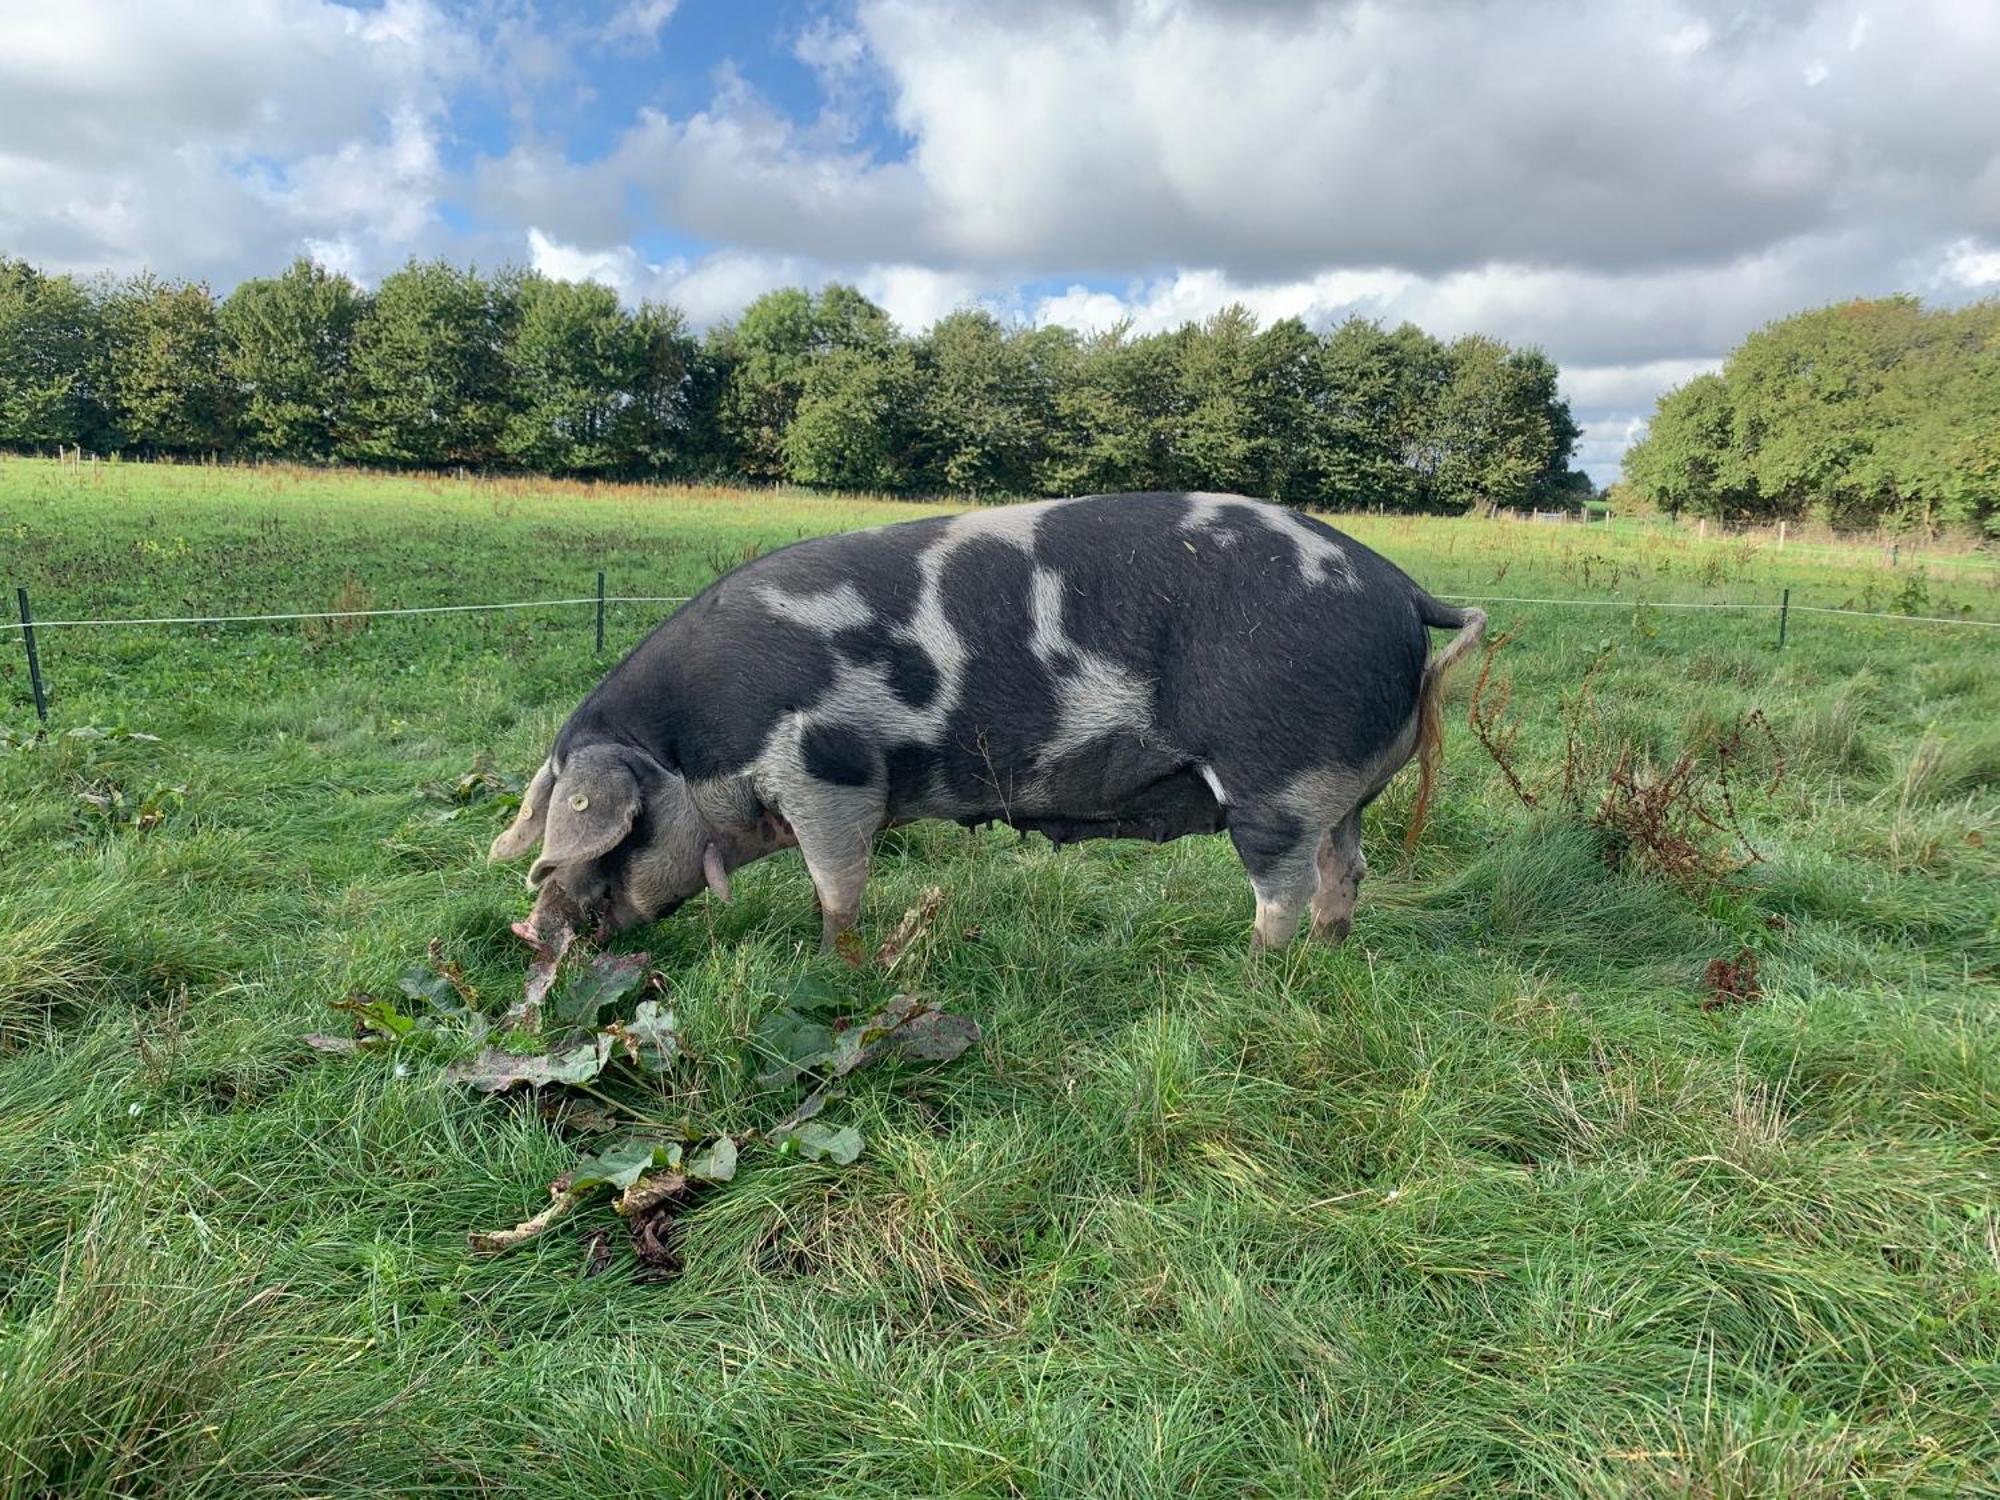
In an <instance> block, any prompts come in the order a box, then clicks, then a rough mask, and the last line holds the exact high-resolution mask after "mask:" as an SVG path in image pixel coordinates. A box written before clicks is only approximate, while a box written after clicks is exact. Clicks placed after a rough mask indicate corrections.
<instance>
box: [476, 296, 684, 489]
mask: <svg viewBox="0 0 2000 1500" xmlns="http://www.w3.org/2000/svg"><path fill="white" fill-rule="evenodd" d="M518 298H519V313H518V316H517V317H516V319H515V321H514V329H513V339H512V341H511V342H510V343H509V345H508V350H507V354H508V377H509V378H508V395H509V402H508V413H507V420H506V425H505V426H504V428H503V429H502V431H501V434H500V452H501V455H502V456H503V457H504V458H506V459H507V460H508V461H509V462H510V463H513V464H516V465H519V466H520V467H522V468H528V469H537V470H541V471H543V472H546V473H559V474H604V473H611V472H617V471H620V470H629V469H631V468H633V467H634V466H635V464H634V461H635V458H636V457H637V454H636V452H635V449H636V448H638V447H646V448H653V447H655V446H656V445H655V444H654V443H651V442H649V441H646V440H645V438H643V437H641V436H640V434H638V433H635V432H634V430H633V429H634V422H633V419H632V408H633V407H634V404H635V403H637V402H640V401H642V400H652V399H655V393H654V392H653V391H652V390H651V387H652V383H653V375H652V369H651V363H652V357H653V353H654V351H653V349H652V347H651V337H650V335H651V333H652V332H653V330H650V329H644V328H642V327H641V326H640V324H639V322H638V320H637V319H635V318H633V317H632V316H630V315H629V314H628V313H627V312H626V311H625V309H624V308H622V307H621V306H619V303H618V295H617V293H615V292H613V291H612V290H611V289H610V288H609V287H605V286H599V285H597V284H596V283H594V282H573V281H552V280H550V279H549V278H548V277H545V276H539V275H537V276H529V277H527V278H525V279H524V280H523V281H522V282H521V285H520V289H519V293H518ZM640 415H641V417H642V420H641V422H640V424H639V425H640V426H642V427H644V426H647V425H650V423H651V422H652V421H654V420H656V419H658V418H660V417H663V416H666V415H667V413H663V412H660V411H657V410H653V411H649V412H646V413H642V414H640ZM635 437H640V441H639V442H638V443H636V444H635V442H634V439H635Z"/></svg>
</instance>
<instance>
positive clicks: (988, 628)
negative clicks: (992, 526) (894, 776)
mask: <svg viewBox="0 0 2000 1500" xmlns="http://www.w3.org/2000/svg"><path fill="white" fill-rule="evenodd" d="M1033 574H1034V563H1033V561H1032V560H1031V559H1030V558H1029V556H1028V554H1027V553H1026V552H1025V551H1023V550H1022V549H1021V548H1019V547H1017V546H1015V545H1013V544H1012V543H1011V542H1006V541H1002V540H999V539H998V538H992V537H985V538H980V539H977V540H974V541H971V542H966V543H964V544H962V545H960V546H958V547H956V548H954V549H953V551H952V553H951V556H950V558H949V559H948V560H947V561H946V563H945V566H944V571H943V574H942V576H941V577H940V579H939V592H940V595H941V598H942V601H943V604H944V613H945V619H946V621H947V622H948V623H949V624H950V626H951V628H952V630H953V631H954V632H956V633H957V635H958V638H959V639H960V641H962V642H963V643H964V646H965V668H964V683H965V686H964V691H963V693H962V695H961V701H960V702H959V703H958V704H956V705H955V706H954V707H953V709H952V711H951V713H950V715H949V716H948V717H947V718H946V720H945V727H944V736H943V740H942V743H940V744H939V745H938V746H937V754H936V763H935V766H934V768H933V775H934V777H935V785H936V787H937V790H938V791H939V792H940V793H942V794H944V795H946V796H949V797H951V798H953V799H955V800H956V801H958V802H959V803H960V804H961V805H977V806H989V805H1011V804H1012V803H1013V802H1014V801H1016V800H1017V799H1018V798H1019V796H1020V795H1021V792H1022V791H1023V790H1024V784H1025V783H1026V781H1027V780H1028V779H1029V778H1030V777H1032V776H1033V775H1034V773H1035V771H1036V770H1037V769H1038V768H1039V766H1040V763H1041V759H1042V756H1043V755H1044V754H1045V753H1046V751H1047V748H1048V743H1049V738H1050V736H1051V735H1053V734H1054V733H1055V728H1056V719H1057V713H1058V708H1057V703H1056V694H1055V684H1054V682H1053V681H1052V680H1051V678H1050V676H1049V673H1048V670H1047V669H1046V668H1045V667H1043V665H1042V664H1041V662H1040V661H1038V660H1037V659H1036V657H1035V652H1034V646H1033V641H1034V634H1035V625H1034V615H1033V602H1032V596H1033V585H1032V578H1033Z"/></svg>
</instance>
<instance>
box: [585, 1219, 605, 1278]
mask: <svg viewBox="0 0 2000 1500" xmlns="http://www.w3.org/2000/svg"><path fill="white" fill-rule="evenodd" d="M610 1269H611V1232H610V1231H609V1230H607V1229H604V1228H602V1227H600V1228H597V1229H593V1230H591V1231H590V1233H589V1234H587V1235H585V1236H584V1239H583V1277H584V1280H586V1281H588V1280H589V1279H590V1278H591V1277H593V1276H602V1275H603V1274H604V1273H605V1272H606V1271H608V1270H610Z"/></svg>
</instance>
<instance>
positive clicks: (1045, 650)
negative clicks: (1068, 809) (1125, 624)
mask: <svg viewBox="0 0 2000 1500" xmlns="http://www.w3.org/2000/svg"><path fill="white" fill-rule="evenodd" d="M1066 587H1067V585H1066V584H1065V583H1064V581H1063V577H1062V575H1061V574H1060V573H1058V572H1056V571H1055V570H1054V569H1053V568H1037V569H1035V571H1034V575H1033V578H1032V580H1031V583H1030V589H1029V608H1030V610H1031V611H1032V612H1033V616H1034V618H1033V624H1034V635H1033V637H1032V638H1031V640H1030V642H1029V644H1030V646H1031V648H1032V649H1033V651H1034V653H1035V657H1036V659H1037V660H1039V661H1040V662H1041V664H1042V665H1043V666H1044V667H1045V668H1047V669H1048V672H1049V676H1050V679H1051V681H1052V683H1053V685H1054V687H1055V693H1056V711H1057V719H1056V728H1055V733H1054V734H1052V735H1050V736H1049V743H1048V745H1047V747H1046V749H1045V754H1046V756H1047V757H1048V758H1049V759H1052V760H1053V759H1059V758H1060V757H1062V756H1064V755H1067V754H1069V753H1070V752H1071V751H1073V750H1076V749H1079V748H1080V747H1082V746H1084V745H1086V744H1088V743H1089V742H1090V741H1092V740H1094V739H1096V738H1098V737H1099V736H1101V735H1106V734H1116V733H1119V732H1120V731H1127V732H1130V733H1133V734H1143V733H1145V732H1146V730H1147V729H1149V728H1150V727H1151V725H1152V720H1153V690H1152V685H1151V684H1150V683H1149V682H1147V681H1146V680H1145V679H1144V678H1141V677H1138V676H1135V675H1134V674H1133V673H1131V672H1128V671H1126V670H1125V668H1123V667H1121V666H1120V665H1119V664H1118V663H1117V662H1114V661H1111V660H1109V659H1107V658H1105V657H1103V656H1100V655H1098V654H1097V653H1096V652H1094V651H1092V650H1090V649H1088V648H1087V647H1085V646H1082V645H1079V644H1078V643H1077V642H1076V641H1074V640H1072V639H1070V636H1069V633H1068V632H1067V631H1065V630H1064V629H1063V618H1062V615H1063V594H1064V592H1065V590H1066Z"/></svg>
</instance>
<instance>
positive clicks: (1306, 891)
mask: <svg viewBox="0 0 2000 1500" xmlns="http://www.w3.org/2000/svg"><path fill="white" fill-rule="evenodd" d="M1320 834H1321V825H1319V824H1316V823H1309V822H1307V821H1306V820H1305V819H1303V818H1301V817H1299V816H1297V815H1296V814H1294V813H1292V812H1289V811H1286V810H1285V809H1283V808H1279V807H1270V806H1250V807H1242V808H1235V807H1232V808H1231V809H1230V810H1229V841H1230V842H1231V843H1232V844H1234V845H1235V846H1236V855H1237V857H1238V858H1239V859H1241V860H1242V861H1243V868H1244V869H1245V870H1246V871H1248V872H1249V875H1250V888H1251V889H1252V890H1253V891H1255V892H1256V894H1257V923H1256V926H1255V927H1254V928H1253V929H1252V931H1251V935H1250V947H1251V950H1252V951H1253V952H1254V951H1261V950H1263V949H1267V948H1282V947H1284V946H1285V944H1287V943H1289V942H1290V941H1291V940H1292V935H1293V934H1294V933H1296V932H1297V931H1298V930H1299V921H1300V919H1301V918H1302V917H1303V916H1304V915H1305V910H1306V906H1307V903H1309V902H1310V901H1311V900H1312V899H1313V893H1314V892H1315V891H1316V890H1318V888H1319V867H1318V865H1317V863H1316V861H1315V857H1314V856H1315V855H1316V853H1317V851H1318V848H1319V841H1320Z"/></svg>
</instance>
